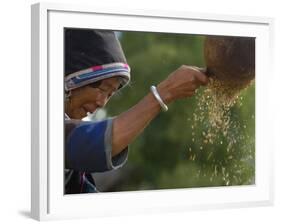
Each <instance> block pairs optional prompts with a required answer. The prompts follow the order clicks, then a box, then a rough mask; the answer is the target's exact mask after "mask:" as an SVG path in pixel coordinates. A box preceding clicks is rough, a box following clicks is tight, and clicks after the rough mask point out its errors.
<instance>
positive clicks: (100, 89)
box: [98, 88, 107, 92]
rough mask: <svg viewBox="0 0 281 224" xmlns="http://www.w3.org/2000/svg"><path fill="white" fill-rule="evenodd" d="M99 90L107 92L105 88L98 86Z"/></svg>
mask: <svg viewBox="0 0 281 224" xmlns="http://www.w3.org/2000/svg"><path fill="white" fill-rule="evenodd" d="M98 89H99V90H100V91H102V92H107V90H106V89H103V88H98Z"/></svg>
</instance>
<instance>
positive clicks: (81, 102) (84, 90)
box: [65, 77, 120, 119]
mask: <svg viewBox="0 0 281 224" xmlns="http://www.w3.org/2000/svg"><path fill="white" fill-rule="evenodd" d="M119 85H120V82H119V80H118V78H117V77H113V78H108V79H104V80H102V81H100V82H97V83H93V84H90V85H87V86H84V87H80V88H77V89H74V90H72V91H71V96H70V99H69V101H67V102H66V107H65V112H66V113H67V115H68V116H69V117H70V118H73V119H82V118H83V117H86V116H87V113H88V112H90V113H93V112H95V111H96V110H97V109H98V108H101V107H104V106H105V105H106V103H107V101H108V100H109V99H110V97H111V96H112V95H114V93H115V92H116V91H117V90H118V88H119Z"/></svg>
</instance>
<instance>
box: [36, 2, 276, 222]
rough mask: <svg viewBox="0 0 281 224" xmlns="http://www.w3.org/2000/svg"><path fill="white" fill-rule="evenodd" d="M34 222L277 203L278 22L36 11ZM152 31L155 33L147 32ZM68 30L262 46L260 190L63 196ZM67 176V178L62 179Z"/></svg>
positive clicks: (63, 8)
mask: <svg viewBox="0 0 281 224" xmlns="http://www.w3.org/2000/svg"><path fill="white" fill-rule="evenodd" d="M31 8H32V10H31V13H32V35H31V36H32V40H31V41H32V126H31V127H32V149H31V150H32V164H31V165H32V169H31V170H32V171H31V177H32V183H31V188H32V189H31V196H32V197H31V215H32V217H33V218H34V219H37V220H50V219H69V218H81V217H100V216H115V215H120V214H121V215H125V214H141V213H154V212H166V211H179V212H180V211H186V210H193V209H206V208H225V207H247V206H261V205H271V204H272V203H273V174H272V173H273V152H272V149H273V147H272V145H271V144H272V143H271V142H272V141H271V140H270V134H269V130H270V123H271V116H270V112H271V110H272V108H271V107H270V105H268V98H267V97H268V93H269V91H270V86H271V80H270V79H267V78H266V77H265V76H263V75H261V74H263V73H268V74H270V69H271V67H272V66H271V58H272V49H273V39H272V38H273V23H274V21H273V19H271V18H262V17H246V16H232V15H215V14H202V13H189V12H180V11H177V12H170V11H149V10H127V9H120V8H119V9H118V8H114V9H109V8H96V7H93V6H92V7H91V6H83V5H64V4H50V3H38V4H34V5H32V7H31ZM148 24H149V26H148ZM63 27H80V28H81V27H83V28H97V29H112V30H131V31H151V32H163V31H165V32H171V33H189V34H213V35H232V36H251V37H255V38H256V161H255V162H256V176H255V182H256V183H255V184H254V185H249V186H228V187H212V188H193V189H177V190H157V191H137V192H122V193H121V192H119V193H100V194H83V195H71V196H69V195H64V194H63V189H64V186H63V178H64V176H63V168H64V163H63V161H64V160H63V139H64V138H63V128H64V126H63V124H64V117H63V102H64V101H63V100H64V97H63V89H62V86H63ZM58 170H61V172H58Z"/></svg>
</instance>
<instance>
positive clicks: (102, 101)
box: [96, 94, 108, 107]
mask: <svg viewBox="0 0 281 224" xmlns="http://www.w3.org/2000/svg"><path fill="white" fill-rule="evenodd" d="M107 101H108V97H107V96H105V94H99V97H98V98H97V101H96V103H97V105H98V106H99V107H104V106H105V105H106V103H107Z"/></svg>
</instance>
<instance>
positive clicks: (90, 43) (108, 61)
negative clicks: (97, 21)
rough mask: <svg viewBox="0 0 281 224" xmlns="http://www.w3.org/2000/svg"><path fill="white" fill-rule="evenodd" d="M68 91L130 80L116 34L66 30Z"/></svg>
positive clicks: (66, 79)
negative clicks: (91, 85) (108, 82)
mask: <svg viewBox="0 0 281 224" xmlns="http://www.w3.org/2000/svg"><path fill="white" fill-rule="evenodd" d="M64 35H65V36H64V40H65V42H64V58H65V66H64V69H65V90H67V91H68V90H71V89H75V88H78V87H81V86H85V85H88V84H90V83H93V82H97V81H100V80H103V79H106V78H111V77H120V78H121V79H120V80H121V86H120V87H122V86H124V85H126V84H127V83H128V82H129V80H130V68H129V66H128V65H127V62H126V58H125V56H124V53H123V50H122V48H121V45H120V43H119V41H118V39H117V37H116V35H115V33H114V32H113V31H106V30H91V29H76V28H75V29H74V28H66V29H65V31H64Z"/></svg>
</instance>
